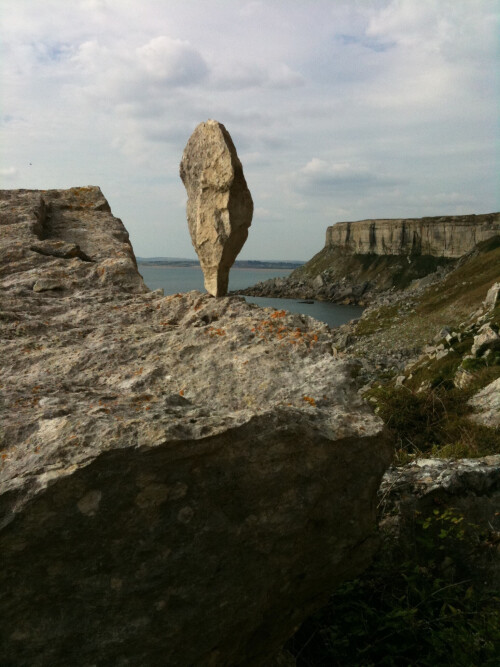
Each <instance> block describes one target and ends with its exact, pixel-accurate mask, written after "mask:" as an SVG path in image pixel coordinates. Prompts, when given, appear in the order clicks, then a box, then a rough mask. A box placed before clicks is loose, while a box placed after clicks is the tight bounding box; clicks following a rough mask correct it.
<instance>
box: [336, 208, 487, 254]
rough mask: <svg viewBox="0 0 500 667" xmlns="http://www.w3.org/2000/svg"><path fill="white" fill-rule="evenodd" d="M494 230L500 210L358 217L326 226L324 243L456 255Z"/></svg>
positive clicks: (360, 250)
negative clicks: (396, 216) (422, 215)
mask: <svg viewBox="0 0 500 667" xmlns="http://www.w3.org/2000/svg"><path fill="white" fill-rule="evenodd" d="M497 234H500V213H485V214H483V215H449V216H441V217H433V218H400V219H394V220H388V219H380V220H359V221H357V222H338V223H337V224H335V225H332V226H331V227H328V229H327V230H326V243H325V246H333V247H335V248H342V249H343V250H345V251H346V252H349V253H353V254H360V255H368V254H375V255H431V256H433V257H450V258H457V257H462V255H465V254H466V253H468V252H470V251H471V250H473V249H474V247H475V246H476V245H477V244H478V243H481V242H482V241H486V240H488V239H489V238H491V237H492V236H496V235H497Z"/></svg>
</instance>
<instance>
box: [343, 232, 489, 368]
mask: <svg viewBox="0 0 500 667" xmlns="http://www.w3.org/2000/svg"><path fill="white" fill-rule="evenodd" d="M499 267H500V236H496V237H494V238H492V239H490V240H489V241H485V242H484V243H481V244H479V245H478V247H477V249H476V251H475V252H474V253H473V254H472V255H471V256H470V257H469V258H467V260H466V261H463V262H462V263H460V264H459V265H458V266H457V267H456V268H455V269H454V270H453V271H452V272H451V273H449V274H448V276H446V278H445V279H444V280H443V281H441V282H440V283H439V284H437V285H434V286H432V287H429V288H428V289H427V290H426V291H425V292H424V294H423V295H422V296H421V297H420V298H419V299H418V301H417V302H416V303H415V305H414V306H413V307H411V308H408V309H405V308H404V307H403V306H404V304H396V305H392V306H384V307H382V308H379V309H378V310H377V311H372V312H370V313H369V314H367V316H365V317H363V318H362V319H361V320H360V322H359V324H358V326H357V329H356V332H355V335H356V337H357V338H358V339H359V340H358V342H355V344H354V347H353V349H352V352H353V354H354V355H356V354H357V350H359V354H360V355H361V356H362V355H363V346H364V345H366V344H367V339H368V338H369V339H370V346H372V347H373V346H375V347H377V346H379V347H382V348H383V349H386V350H387V351H390V350H391V349H396V350H397V349H406V350H407V349H416V348H418V347H420V346H423V345H425V344H426V343H428V342H429V341H431V340H432V339H433V338H434V336H435V335H436V333H437V332H438V331H439V330H440V329H441V328H442V327H443V326H445V325H446V326H449V327H451V328H452V329H458V328H459V327H460V324H461V323H462V322H465V321H467V320H468V319H469V317H470V315H471V313H473V312H474V311H476V310H477V309H478V308H479V307H480V305H481V303H482V301H483V300H484V298H485V297H486V293H487V291H488V289H489V288H490V287H491V286H492V285H493V283H494V282H496V281H498V280H499V279H500V276H499ZM493 322H494V323H496V325H497V326H498V325H500V305H497V307H496V309H495V311H494V313H493ZM471 344H472V340H471ZM469 349H470V346H469Z"/></svg>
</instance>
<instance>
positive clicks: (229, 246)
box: [180, 120, 253, 296]
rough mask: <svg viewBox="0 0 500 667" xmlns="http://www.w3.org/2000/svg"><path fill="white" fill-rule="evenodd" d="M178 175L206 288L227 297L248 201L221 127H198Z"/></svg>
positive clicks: (244, 237) (243, 233) (249, 208)
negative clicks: (184, 189) (185, 199)
mask: <svg viewBox="0 0 500 667" xmlns="http://www.w3.org/2000/svg"><path fill="white" fill-rule="evenodd" d="M180 175H181V178H182V182H183V183H184V185H185V187H186V190H187V193H188V202H187V219H188V225H189V233H190V234H191V240H192V242H193V246H194V248H195V250H196V253H197V255H198V257H199V260H200V264H201V268H202V269H203V275H204V277H205V289H206V290H207V292H208V293H209V294H212V295H213V296H224V295H225V294H227V287H228V282H229V269H230V268H231V266H232V265H233V263H234V260H235V259H236V257H237V255H238V253H239V252H240V250H241V249H242V247H243V244H244V243H245V241H246V240H247V236H248V227H250V223H251V222H252V215H253V201H252V196H251V194H250V190H249V189H248V187H247V183H246V181H245V177H244V175H243V167H242V166H241V162H240V160H239V158H238V155H237V153H236V148H235V147H234V144H233V141H232V139H231V137H230V135H229V132H228V131H227V130H226V128H225V127H224V125H222V124H221V123H218V122H217V121H216V120H208V121H207V122H206V123H200V124H199V125H198V127H197V128H196V129H195V131H194V132H193V134H192V135H191V137H190V138H189V141H188V143H187V145H186V148H185V149H184V154H183V156H182V161H181V165H180Z"/></svg>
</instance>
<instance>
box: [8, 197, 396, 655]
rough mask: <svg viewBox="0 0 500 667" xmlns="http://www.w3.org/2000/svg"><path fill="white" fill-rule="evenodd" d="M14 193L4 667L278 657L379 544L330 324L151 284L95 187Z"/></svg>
mask: <svg viewBox="0 0 500 667" xmlns="http://www.w3.org/2000/svg"><path fill="white" fill-rule="evenodd" d="M0 200H2V201H3V207H2V216H1V218H0V224H2V234H1V235H0V256H1V257H2V263H0V268H1V271H0V289H1V290H2V293H1V297H2V312H1V319H0V322H1V327H2V336H1V339H0V358H1V359H2V365H1V369H0V370H1V373H0V424H1V428H0V450H1V451H0V554H1V561H2V567H1V568H0V591H1V592H2V594H1V595H0V618H1V619H2V623H1V624H0V664H1V665H29V666H30V667H46V666H47V665H72V666H74V667H89V666H90V665H98V666H99V667H101V666H104V665H122V666H126V665H129V666H133V665H148V666H149V665H169V666H171V667H176V666H177V667H187V666H189V665H207V666H210V665H212V666H214V667H215V666H217V667H218V666H219V665H221V666H222V665H240V666H242V665H247V666H252V667H258V666H260V665H272V664H273V659H274V656H276V654H277V653H278V652H279V650H280V648H281V646H282V645H283V644H284V642H285V641H286V640H287V638H288V637H290V636H291V635H292V634H293V632H294V629H295V628H296V626H297V625H298V624H300V622H301V621H302V620H303V619H304V617H305V616H306V615H308V614H309V613H310V612H311V611H313V610H314V609H315V608H316V607H317V606H318V605H321V604H322V603H323V602H325V601H326V599H327V598H328V595H329V593H330V592H331V591H332V590H334V589H335V587H336V586H337V584H338V583H339V582H340V581H342V580H344V579H346V578H348V577H355V576H357V574H358V573H359V572H360V571H361V570H362V569H363V568H364V567H365V566H366V565H367V564H368V563H369V562H370V560H371V558H372V555H373V553H374V550H375V548H376V544H377V536H376V522H375V516H376V493H377V489H378V486H379V483H380V479H381V477H382V474H383V472H384V470H385V468H386V466H387V465H388V460H389V456H390V454H389V450H388V444H387V439H386V435H385V432H384V428H383V424H382V421H381V420H380V419H379V418H378V417H377V416H376V415H374V414H373V413H372V412H371V410H370V409H369V407H368V406H367V405H366V404H365V403H364V402H363V401H362V400H361V398H360V397H359V395H358V393H357V391H356V387H355V386H354V385H353V379H352V375H353V372H352V367H351V366H350V365H349V363H348V362H344V361H336V360H335V359H334V358H333V356H332V337H331V332H330V329H329V328H328V327H327V326H326V325H324V324H322V323H320V322H317V321H316V320H313V319H310V318H307V317H305V316H301V315H298V314H290V313H286V312H285V311H273V310H271V309H261V308H258V307H256V306H252V305H250V304H247V303H245V301H244V300H243V299H242V298H240V297H223V298H220V299H214V298H212V297H211V296H209V295H208V294H200V293H199V292H189V293H187V294H176V295H173V296H166V297H163V296H162V295H161V294H160V293H159V292H149V291H147V290H146V288H144V285H143V283H142V279H141V278H140V276H139V274H138V273H137V270H136V269H135V265H134V257H133V253H132V248H131V246H130V244H129V243H128V241H127V240H126V232H125V230H124V228H123V225H121V223H118V221H117V220H116V219H113V218H112V216H111V214H110V212H109V207H108V210H107V211H106V210H104V209H103V210H101V211H99V210H98V209H97V206H99V202H100V201H101V202H102V201H105V200H104V198H103V197H102V195H101V194H100V192H99V191H98V189H93V190H83V191H81V192H80V191H79V190H78V189H75V190H72V191H71V192H64V191H52V192H51V193H40V192H37V193H36V192H21V193H15V192H6V193H2V195H1V196H0ZM9 203H10V206H8V204H9ZM37 225H38V226H37ZM42 232H43V233H42ZM34 237H37V238H36V239H35V238H34ZM48 239H50V241H51V242H50V244H49V243H45V241H47V240H48ZM58 241H64V243H67V244H71V243H73V244H75V245H78V247H79V249H80V251H81V253H84V257H86V258H88V259H85V258H82V257H80V256H77V254H78V253H77V251H76V250H75V251H74V252H73V251H67V250H68V248H66V246H63V245H59V244H58ZM41 243H43V244H44V245H43V253H41V252H40V244H41ZM32 248H35V249H32ZM61 248H62V250H61ZM49 252H52V253H53V254H48V253H49ZM106 252H107V256H106V254H105V253H106ZM75 253H77V254H76V255H75ZM61 255H62V256H61ZM73 255H75V256H73ZM56 275H57V276H59V278H60V280H61V287H60V288H58V289H54V288H52V289H44V290H41V291H38V290H36V289H33V287H34V285H35V284H36V283H38V284H43V281H44V280H45V279H47V280H48V279H49V278H50V279H51V280H56V277H55V276H56ZM120 282H121V284H122V287H120ZM48 286H49V284H48V283H47V287H48Z"/></svg>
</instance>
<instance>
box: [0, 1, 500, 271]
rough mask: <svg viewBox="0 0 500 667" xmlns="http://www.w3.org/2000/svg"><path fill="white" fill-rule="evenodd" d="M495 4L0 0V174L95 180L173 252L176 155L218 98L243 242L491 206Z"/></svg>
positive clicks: (178, 247)
mask: <svg viewBox="0 0 500 667" xmlns="http://www.w3.org/2000/svg"><path fill="white" fill-rule="evenodd" d="M498 13H499V11H498V6H497V2H496V0H481V2H480V3H479V2H457V1H456V0H453V1H452V0H440V1H439V2H436V1H435V0H419V1H418V2H417V1H416V0H370V2H352V1H351V0H335V2H332V0H315V2H289V1H287V0H273V1H272V2H269V1H265V0H248V1H242V2H230V1H229V0H218V1H217V2H206V0H189V2H185V0H169V2H160V0H141V3H140V11H138V3H136V2H133V1H132V0H75V1H74V2H73V3H71V10H69V9H68V3H63V2H61V0H44V2H43V3H36V2H33V0H5V2H3V3H0V14H1V16H0V19H1V20H0V31H1V34H0V68H1V74H2V119H1V121H0V133H1V135H0V142H1V146H2V151H1V152H0V168H1V169H3V170H4V171H3V172H2V174H1V175H3V177H4V182H5V183H7V184H10V185H11V187H12V186H14V185H15V186H19V187H39V188H47V187H65V186H67V185H68V186H69V185H77V184H87V183H96V184H99V185H100V186H101V187H102V189H103V191H104V192H105V194H106V195H107V196H108V197H109V199H110V204H111V206H112V208H113V211H114V212H116V213H117V214H118V215H120V216H121V217H122V219H123V220H124V223H125V224H126V225H127V227H128V228H129V231H130V234H131V239H132V242H133V243H134V247H135V249H136V251H137V252H138V254H140V255H143V256H146V255H148V254H151V255H158V254H164V255H169V256H174V255H178V256H186V255H188V254H190V253H191V252H192V250H191V246H190V241H189V235H188V234H187V231H186V229H185V226H186V224H185V212H184V210H183V207H182V206H180V205H179V204H178V202H179V201H180V200H181V199H182V198H183V197H184V189H183V186H182V183H181V182H180V179H179V177H178V165H179V161H180V159H181V155H182V151H183V149H184V146H185V144H186V142H187V140H188V138H189V136H190V134H191V133H192V131H193V130H194V128H195V127H196V125H197V124H198V123H200V122H201V121H204V120H207V119H208V118H215V119H217V120H219V121H221V122H222V123H224V124H225V125H226V127H227V129H228V131H229V132H230V134H231V136H232V137H233V140H234V143H235V145H236V147H237V150H238V154H239V155H240V158H241V160H242V163H243V167H244V171H245V176H246V178H247V182H248V184H249V187H250V189H251V192H252V197H253V199H254V203H255V207H256V216H257V217H256V224H255V225H253V226H252V230H251V233H250V237H249V240H248V242H247V244H246V246H245V251H244V252H245V253H253V255H254V257H255V258H258V257H259V256H262V254H263V253H265V252H268V256H274V257H279V256H280V255H281V257H282V258H283V259H286V256H287V255H288V256H289V257H298V256H301V257H304V258H306V257H307V255H309V256H312V255H313V254H314V253H315V252H316V251H317V249H318V248H319V247H321V245H322V242H323V237H324V229H325V227H326V226H327V225H328V224H331V222H332V218H337V219H338V216H340V217H341V218H342V219H350V218H351V219H361V218H369V217H375V216H376V217H399V216H401V215H404V216H406V215H411V216H414V217H418V216H419V215H433V214H441V213H442V214H444V213H446V212H450V213H452V212H456V211H457V209H460V210H462V211H464V210H465V212H474V211H476V212H486V211H491V210H498V206H499V203H498V189H497V185H496V173H498V157H497V154H496V152H495V143H494V141H492V137H493V136H494V133H495V131H496V128H495V126H496V119H497V114H498V100H497V94H496V87H495V86H496V76H497V75H496V67H497V54H496V22H497V21H498ZM28 162H32V163H33V167H29V168H28V167H27V165H28ZM12 169H18V172H17V173H14V172H12ZM259 220H260V221H261V224H259V222H258V221H259ZM280 220H283V221H286V224H287V229H289V234H287V239H286V242H280V241H279V239H278V237H279V236H280V235H281V236H282V225H280V224H279V222H280ZM273 229H274V232H273ZM162 230H163V231H162ZM278 232H279V233H278ZM273 235H274V236H273ZM276 239H278V240H276ZM275 240H276V243H277V244H278V245H275V246H273V243H274V242H275ZM186 244H187V246H186ZM160 248H162V249H160ZM294 248H295V250H294ZM247 257H251V255H248V254H247Z"/></svg>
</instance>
